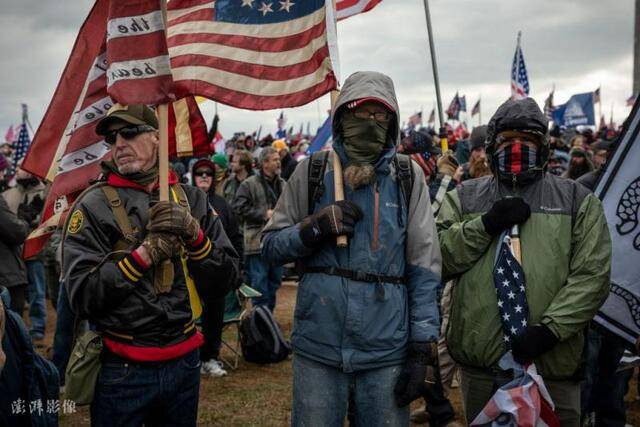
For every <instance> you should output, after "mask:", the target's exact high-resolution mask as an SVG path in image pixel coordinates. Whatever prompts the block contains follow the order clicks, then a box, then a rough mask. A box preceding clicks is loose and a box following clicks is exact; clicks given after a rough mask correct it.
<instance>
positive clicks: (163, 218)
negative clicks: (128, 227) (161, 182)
mask: <svg viewBox="0 0 640 427" xmlns="http://www.w3.org/2000/svg"><path fill="white" fill-rule="evenodd" d="M147 229H148V230H149V231H150V232H152V233H156V232H159V233H171V234H175V235H176V236H178V237H180V238H182V240H183V241H184V242H185V243H186V244H191V243H193V242H195V241H196V239H197V238H198V234H199V233H200V223H198V220H197V219H195V218H194V217H193V216H191V213H190V212H189V210H188V209H186V208H183V207H182V206H180V205H178V204H176V203H173V202H169V201H162V202H158V203H156V204H155V205H154V206H153V207H152V208H151V209H150V210H149V224H147Z"/></svg>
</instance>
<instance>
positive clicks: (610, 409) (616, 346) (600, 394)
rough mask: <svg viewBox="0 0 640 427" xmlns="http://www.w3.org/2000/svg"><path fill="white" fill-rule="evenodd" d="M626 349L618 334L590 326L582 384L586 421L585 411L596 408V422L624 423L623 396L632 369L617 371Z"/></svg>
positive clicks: (621, 426) (618, 426)
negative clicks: (602, 331)
mask: <svg viewBox="0 0 640 427" xmlns="http://www.w3.org/2000/svg"><path fill="white" fill-rule="evenodd" d="M623 353H624V347H623V346H622V345H621V344H620V343H619V342H618V340H617V339H616V338H614V337H612V336H611V335H609V334H607V333H601V332H600V331H598V330H596V329H593V328H589V334H588V335H587V360H586V369H585V379H584V381H583V382H582V384H581V387H580V388H581V390H580V400H581V402H580V406H581V407H582V408H581V413H582V416H581V418H582V421H583V422H584V418H585V416H586V415H588V414H589V413H591V412H595V414H596V425H598V426H611V427H624V425H625V417H626V411H625V407H624V396H625V394H627V389H628V382H629V378H630V377H631V374H633V369H630V370H627V371H622V372H616V370H617V369H618V364H619V363H620V359H621V358H622V354H623ZM581 424H582V422H581Z"/></svg>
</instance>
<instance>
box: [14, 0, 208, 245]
mask: <svg viewBox="0 0 640 427" xmlns="http://www.w3.org/2000/svg"><path fill="white" fill-rule="evenodd" d="M108 13H109V1H108V0H98V1H96V3H95V5H94V7H93V9H92V10H91V12H90V14H89V16H88V17H87V20H86V21H85V23H84V24H83V26H82V27H81V29H80V32H79V34H78V38H77V39H76V43H75V45H74V47H73V50H72V51H71V55H70V57H69V60H68V62H67V65H66V67H65V70H64V71H63V73H62V76H61V78H60V82H59V83H58V87H57V88H56V91H55V93H54V95H53V98H52V100H51V103H50V104H49V107H48V109H47V112H46V113H45V116H44V118H43V120H42V122H41V123H40V126H39V128H38V130H37V132H36V134H35V136H34V138H33V142H32V144H31V148H30V150H29V152H28V153H27V156H26V158H25V160H24V162H23V164H22V168H23V169H25V170H27V171H28V172H31V173H32V174H33V175H35V176H38V177H40V178H42V179H45V180H47V181H49V182H51V183H52V184H51V189H50V191H49V194H48V197H47V201H46V202H45V209H44V212H43V215H42V221H41V224H40V226H39V227H38V228H37V229H36V230H35V231H34V232H33V233H32V234H31V235H30V236H29V238H28V239H27V241H26V242H25V247H24V253H23V255H24V256H25V257H30V256H32V255H34V254H36V253H37V252H38V251H39V250H40V249H41V248H42V246H43V245H44V243H46V241H47V240H48V238H49V236H50V235H51V233H52V232H53V231H55V229H56V227H57V226H58V225H59V224H60V221H63V220H64V213H65V211H66V209H67V208H68V207H69V206H70V205H71V204H72V203H73V201H74V200H75V198H76V197H77V196H78V195H79V193H80V192H81V191H82V190H83V189H85V188H86V187H88V186H89V184H90V181H91V180H93V179H96V178H97V177H98V176H99V174H100V166H99V163H100V161H101V160H102V159H104V158H105V157H107V156H109V155H110V151H109V149H110V147H109V145H107V144H106V143H105V142H104V140H103V139H102V137H100V136H98V135H96V132H95V127H96V125H97V123H98V121H99V120H100V119H101V118H102V117H104V116H105V114H106V113H107V111H108V109H109V108H110V107H111V106H112V105H113V103H114V101H113V100H112V99H111V96H109V94H108V93H107V81H108V78H107V72H108V70H109V63H108V60H107V58H108V53H107V50H106V49H107V44H106V29H107V20H108ZM143 81H144V80H139V82H138V83H142V82H143ZM122 83H124V82H122ZM121 87H125V86H121ZM112 88H114V86H112ZM156 93H159V92H156ZM169 151H170V154H173V155H175V154H176V153H180V154H181V155H191V154H192V153H193V154H196V155H198V154H204V153H208V141H207V128H206V123H205V122H204V119H203V117H202V115H201V114H200V111H199V109H198V107H197V103H196V102H195V99H194V98H193V97H188V98H184V99H180V100H178V101H175V102H173V103H170V104H169Z"/></svg>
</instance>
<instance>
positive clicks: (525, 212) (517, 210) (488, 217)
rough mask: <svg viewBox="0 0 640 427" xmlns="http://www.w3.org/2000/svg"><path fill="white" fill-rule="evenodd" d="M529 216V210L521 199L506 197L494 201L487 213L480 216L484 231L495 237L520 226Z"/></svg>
mask: <svg viewBox="0 0 640 427" xmlns="http://www.w3.org/2000/svg"><path fill="white" fill-rule="evenodd" d="M530 216H531V208H530V207H529V205H528V204H527V202H525V201H524V200H523V199H522V198H521V197H507V198H506V199H500V200H496V201H495V202H494V203H493V206H491V209H489V212H487V213H486V214H484V215H482V223H483V224H484V229H485V231H486V232H487V233H488V234H490V235H492V236H497V235H498V234H500V233H502V231H504V230H506V229H508V228H511V227H513V226H514V225H516V224H522V223H523V222H525V221H526V220H528V219H529V217H530Z"/></svg>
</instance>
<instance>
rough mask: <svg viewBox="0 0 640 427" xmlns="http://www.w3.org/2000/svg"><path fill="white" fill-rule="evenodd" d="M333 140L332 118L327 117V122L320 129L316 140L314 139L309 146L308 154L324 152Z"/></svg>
mask: <svg viewBox="0 0 640 427" xmlns="http://www.w3.org/2000/svg"><path fill="white" fill-rule="evenodd" d="M331 139H332V138H331V116H329V117H327V120H325V121H324V123H323V124H322V126H321V127H320V129H318V132H317V133H316V136H315V138H313V141H311V144H310V145H309V149H308V150H307V153H309V154H312V153H315V152H316V151H319V150H322V148H323V147H324V146H326V145H327V144H329V142H330V141H331Z"/></svg>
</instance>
